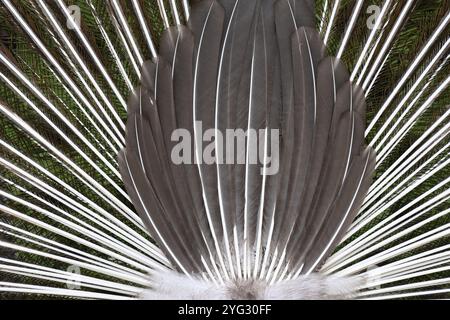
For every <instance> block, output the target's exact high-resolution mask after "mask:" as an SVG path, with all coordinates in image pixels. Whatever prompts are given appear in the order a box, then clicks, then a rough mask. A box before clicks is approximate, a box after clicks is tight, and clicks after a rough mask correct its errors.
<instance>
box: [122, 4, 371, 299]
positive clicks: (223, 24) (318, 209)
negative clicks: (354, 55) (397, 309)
mask: <svg viewBox="0 0 450 320" xmlns="http://www.w3.org/2000/svg"><path fill="white" fill-rule="evenodd" d="M128 106H129V108H128V110H129V116H128V122H127V135H126V149H125V150H123V151H122V152H121V153H120V155H119V163H120V167H121V173H122V176H123V179H124V182H125V185H126V188H127V191H128V193H129V195H130V197H131V199H132V202H133V204H134V205H135V207H136V210H137V211H138V213H139V214H140V216H141V218H142V219H143V221H144V222H145V224H146V226H147V228H148V230H149V231H150V233H151V234H152V236H153V237H154V239H155V240H156V241H157V242H158V244H159V245H160V247H161V249H162V250H163V251H164V252H165V254H166V255H167V257H168V259H169V260H170V261H171V262H172V264H173V267H174V268H175V269H176V270H177V271H178V272H180V273H183V274H184V276H182V275H179V276H177V275H172V276H170V275H166V276H157V277H156V279H155V283H156V285H155V288H156V289H154V290H155V291H154V292H160V293H161V294H160V295H158V297H161V295H162V296H164V294H167V295H168V296H170V297H176V296H177V292H178V290H181V289H179V288H180V287H179V286H180V285H181V283H182V284H183V286H184V284H185V285H186V287H189V286H191V289H192V292H193V293H192V295H191V297H192V298H194V297H198V296H197V295H196V294H194V292H195V293H196V292H200V293H199V295H200V296H202V297H205V295H203V294H202V293H201V292H202V291H204V292H208V294H207V295H210V294H211V292H214V294H213V295H212V296H211V297H223V296H228V297H232V298H233V297H235V298H242V299H245V298H256V299H258V298H261V299H262V298H267V297H270V298H287V297H291V298H308V297H309V298H318V297H336V296H339V295H340V294H341V297H344V296H346V295H347V294H349V293H351V292H352V291H354V290H355V288H356V286H354V285H353V284H354V283H355V280H354V279H350V280H345V279H338V280H337V281H336V282H333V280H330V279H327V278H324V277H322V276H320V275H313V274H312V273H313V272H314V271H315V270H316V269H317V268H318V266H320V264H321V262H322V261H323V260H324V259H325V258H326V257H327V256H328V255H329V254H330V253H331V252H332V251H333V249H334V248H335V246H336V245H337V244H338V243H339V241H340V240H341V238H342V236H343V234H344V233H345V231H346V230H347V228H348V226H349V224H350V223H351V222H352V220H353V218H354V217H355V214H356V213H357V212H358V210H359V207H360V206H361V204H362V201H363V200H364V197H365V195H366V192H367V190H368V188H369V186H370V183H371V177H372V172H373V170H374V165H375V155H374V152H373V151H372V150H371V148H370V147H369V148H368V147H365V142H364V130H365V128H364V123H365V106H366V105H365V100H364V94H363V91H362V89H361V88H359V87H358V86H354V85H352V83H351V82H350V80H349V74H348V72H347V70H346V68H345V67H344V66H343V65H342V64H341V63H340V62H339V60H338V59H336V58H333V57H329V56H327V54H326V48H325V46H324V44H323V42H322V40H321V38H320V36H319V33H318V32H317V31H316V30H315V29H314V5H313V1H305V0H296V1H286V0H278V1H273V0H260V1H228V0H206V1H200V2H198V3H196V4H195V5H194V6H193V8H192V12H191V16H190V20H189V23H188V26H187V27H184V26H181V25H179V26H175V27H171V28H169V29H167V30H166V31H165V32H164V33H163V36H162V40H161V43H160V50H159V55H158V56H157V57H156V58H155V59H154V60H153V61H147V62H146V63H144V66H143V68H142V79H141V85H140V86H139V87H138V88H137V89H136V90H135V93H134V95H133V96H132V97H131V98H130V100H129V102H128ZM196 122H201V123H202V126H203V128H204V129H205V130H206V129H213V130H215V131H216V132H217V131H225V130H226V129H235V130H236V129H242V130H244V131H247V130H249V129H255V130H264V131H263V132H266V138H267V132H269V130H271V129H278V130H279V132H280V137H279V138H280V145H279V150H280V155H279V161H280V163H279V171H278V173H276V174H274V175H268V174H267V173H266V172H265V170H264V169H265V168H266V167H267V163H265V162H263V163H262V164H253V163H249V161H248V157H247V161H245V163H244V164H239V163H235V164H228V163H227V164H224V163H221V162H220V161H217V162H216V163H214V164H205V163H201V162H199V163H198V164H195V163H193V164H182V165H177V164H175V163H173V161H171V150H172V148H173V147H174V142H173V141H172V133H173V132H174V131H175V130H176V129H180V128H183V129H186V130H188V131H189V133H190V134H191V135H192V137H194V138H193V139H192V140H193V141H194V144H195V145H194V147H193V153H194V154H193V155H192V156H193V157H194V158H197V159H198V157H201V155H202V154H203V150H200V148H199V144H198V143H195V142H197V141H198V140H199V139H202V132H198V130H196V126H195V123H196ZM254 143H255V142H254V141H253V140H252V139H250V138H249V135H247V137H246V144H245V146H246V151H245V154H246V155H247V156H248V154H249V153H250V152H254V150H255V149H256V148H257V146H256V145H254ZM271 147H272V148H274V146H269V145H268V143H266V144H265V148H264V150H263V152H264V156H265V157H268V156H269V154H270V152H271V150H270V148H271ZM272 151H273V150H272ZM216 156H217V157H219V151H218V150H216ZM261 172H262V173H263V174H261ZM179 277H187V279H186V280H180V278H179ZM192 277H194V278H195V279H197V278H200V277H202V279H205V280H204V281H203V280H202V281H200V280H188V279H191V278H192ZM339 283H341V284H344V283H346V284H349V285H343V286H341V285H339ZM175 285H176V287H173V286H175ZM216 286H218V287H216ZM213 288H216V289H213ZM217 288H218V289H217ZM340 288H342V292H340ZM189 292H190V291H189ZM155 294H156V293H155ZM151 295H152V293H149V294H148V295H147V297H148V296H151ZM187 295H188V296H189V294H187Z"/></svg>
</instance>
